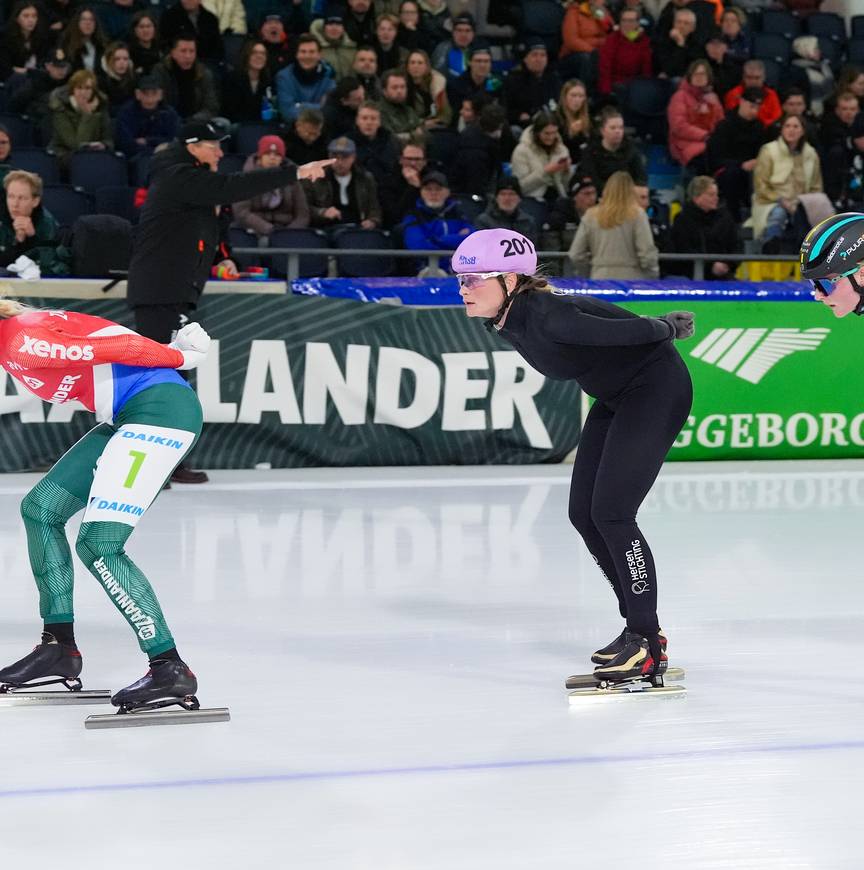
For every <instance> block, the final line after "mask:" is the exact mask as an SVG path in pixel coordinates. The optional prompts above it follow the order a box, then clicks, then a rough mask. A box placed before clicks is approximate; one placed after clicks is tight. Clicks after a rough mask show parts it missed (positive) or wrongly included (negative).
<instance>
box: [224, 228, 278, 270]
mask: <svg viewBox="0 0 864 870" xmlns="http://www.w3.org/2000/svg"><path fill="white" fill-rule="evenodd" d="M228 244H229V245H231V248H232V249H233V248H257V247H258V236H256V235H255V233H253V232H252V231H251V230H247V229H244V228H243V227H231V228H230V229H229V230H228ZM231 257H232V259H233V260H234V262H235V263H236V264H237V265H238V266H239V267H240V269H241V270H243V269H248V268H249V267H250V266H261V265H262V261H261V258H260V257H256V256H255V255H254V254H236V253H234V252H233V250H232V253H231ZM268 262H269V260H268ZM263 265H267V263H263Z"/></svg>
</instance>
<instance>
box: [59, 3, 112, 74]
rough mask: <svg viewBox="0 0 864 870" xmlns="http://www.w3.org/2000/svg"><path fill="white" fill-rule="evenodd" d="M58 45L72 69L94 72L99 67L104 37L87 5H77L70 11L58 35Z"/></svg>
mask: <svg viewBox="0 0 864 870" xmlns="http://www.w3.org/2000/svg"><path fill="white" fill-rule="evenodd" d="M60 47H61V48H62V49H63V51H65V52H66V57H68V58H69V62H70V63H71V64H72V69H73V70H79V69H86V70H89V71H90V72H95V71H96V70H97V69H99V61H100V60H101V58H102V52H103V51H104V50H105V37H104V36H103V35H102V28H101V27H100V26H99V22H98V20H97V19H96V14H95V13H94V12H93V10H92V9H91V8H90V7H89V6H79V7H78V8H77V9H76V10H75V11H74V12H73V13H72V17H71V18H70V19H69V23H68V24H67V25H66V29H65V30H64V31H63V34H62V35H61V37H60Z"/></svg>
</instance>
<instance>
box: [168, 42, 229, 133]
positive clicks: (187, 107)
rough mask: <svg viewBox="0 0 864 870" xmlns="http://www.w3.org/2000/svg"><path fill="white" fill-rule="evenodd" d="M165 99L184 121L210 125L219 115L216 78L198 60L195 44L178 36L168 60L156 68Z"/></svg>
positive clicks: (172, 45)
mask: <svg viewBox="0 0 864 870" xmlns="http://www.w3.org/2000/svg"><path fill="white" fill-rule="evenodd" d="M153 75H155V76H156V78H157V79H158V80H159V85H160V87H161V88H162V94H163V98H164V100H165V102H166V103H168V105H169V106H173V107H174V108H175V109H176V110H177V114H178V115H180V117H181V118H183V119H184V120H190V119H191V120H196V121H206V120H209V119H210V118H213V117H215V116H216V115H218V114H219V98H218V96H217V94H216V86H215V85H214V83H213V74H212V73H211V72H210V70H209V69H207V67H206V66H204V64H203V63H201V61H200V60H198V55H197V50H196V48H195V40H194V39H192V38H191V37H189V36H185V35H183V34H182V33H181V34H180V35H179V36H175V37H174V40H173V42H172V44H171V51H170V52H169V53H168V57H166V58H165V59H164V60H162V61H161V62H160V63H158V64H157V65H156V66H154V67H153Z"/></svg>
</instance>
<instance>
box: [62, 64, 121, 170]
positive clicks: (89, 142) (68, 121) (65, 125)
mask: <svg viewBox="0 0 864 870" xmlns="http://www.w3.org/2000/svg"><path fill="white" fill-rule="evenodd" d="M50 105H51V110H52V113H53V134H52V136H51V144H50V146H49V147H50V148H51V150H52V151H53V152H54V153H55V154H56V155H57V158H58V159H59V160H60V162H61V165H64V166H66V165H68V163H69V157H70V156H71V155H72V154H74V153H75V152H76V151H79V150H86V151H110V150H111V149H113V147H114V137H113V134H112V133H111V118H110V117H109V115H108V101H107V99H106V98H105V95H104V94H102V93H100V92H99V90H98V89H97V87H96V76H94V75H93V73H92V72H90V71H89V70H86V69H82V70H78V72H76V73H74V74H73V75H72V78H70V79H69V84H68V85H67V86H64V87H62V88H59V89H58V90H56V91H54V93H53V94H52V95H51V102H50Z"/></svg>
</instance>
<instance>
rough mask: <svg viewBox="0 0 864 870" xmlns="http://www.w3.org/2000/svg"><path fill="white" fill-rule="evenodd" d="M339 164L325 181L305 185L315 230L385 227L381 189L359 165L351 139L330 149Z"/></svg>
mask: <svg viewBox="0 0 864 870" xmlns="http://www.w3.org/2000/svg"><path fill="white" fill-rule="evenodd" d="M327 150H328V153H329V155H330V157H331V158H335V159H336V162H335V163H334V164H333V166H328V167H327V169H326V170H325V172H324V177H323V178H321V179H319V180H318V181H315V182H304V192H305V194H306V199H307V201H308V202H309V213H310V216H311V223H312V226H313V227H321V228H326V229H334V228H336V227H339V226H345V225H349V226H357V227H360V228H361V229H364V230H374V229H377V228H378V227H380V226H381V221H382V213H381V204H380V202H379V200H378V186H377V185H376V184H375V179H374V178H373V177H372V174H371V173H369V172H367V171H366V170H365V169H363V168H362V167H361V166H357V165H356V160H357V148H356V146H355V145H354V142H353V141H352V140H351V139H348V138H347V137H346V136H342V137H340V138H339V139H334V140H333V141H332V142H331V143H330V145H329V146H328V149H327Z"/></svg>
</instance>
